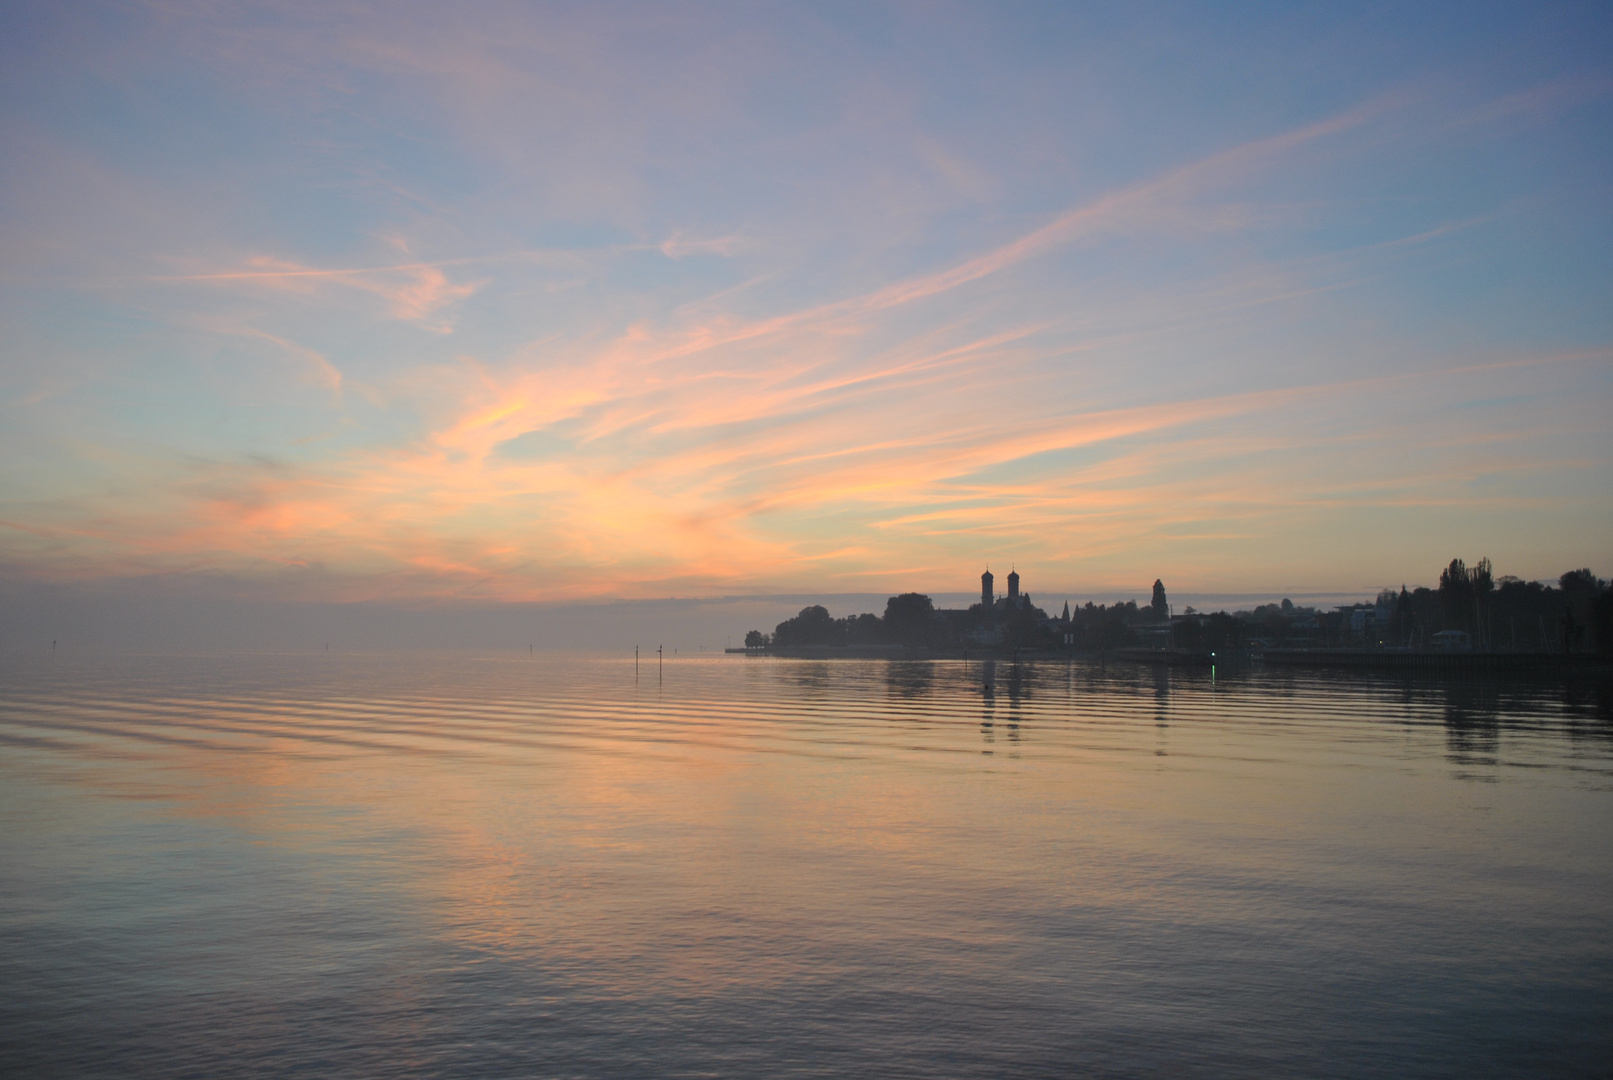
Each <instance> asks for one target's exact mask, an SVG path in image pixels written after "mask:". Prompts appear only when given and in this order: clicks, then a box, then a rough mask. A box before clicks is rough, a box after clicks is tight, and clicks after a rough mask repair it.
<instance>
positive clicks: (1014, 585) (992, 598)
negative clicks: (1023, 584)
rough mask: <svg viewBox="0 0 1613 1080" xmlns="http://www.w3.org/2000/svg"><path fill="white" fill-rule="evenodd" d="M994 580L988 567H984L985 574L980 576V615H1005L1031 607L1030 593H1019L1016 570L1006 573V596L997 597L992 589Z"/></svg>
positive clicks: (1017, 572)
mask: <svg viewBox="0 0 1613 1080" xmlns="http://www.w3.org/2000/svg"><path fill="white" fill-rule="evenodd" d="M996 580H997V579H996V577H994V576H993V575H992V572H991V567H989V566H988V567H986V572H985V573H984V574H981V575H980V613H981V614H982V615H995V614H1002V615H1006V614H1008V613H1009V612H1011V611H1018V610H1019V609H1021V608H1028V607H1030V606H1031V597H1030V593H1021V592H1020V591H1019V571H1018V570H1014V569H1010V570H1009V571H1008V595H1007V596H1001V597H999V596H997V594H996V590H995V588H994V585H995V583H996Z"/></svg>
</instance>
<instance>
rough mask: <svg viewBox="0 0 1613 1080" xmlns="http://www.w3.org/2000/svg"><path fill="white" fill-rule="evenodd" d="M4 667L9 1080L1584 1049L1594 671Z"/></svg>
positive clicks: (1600, 983)
mask: <svg viewBox="0 0 1613 1080" xmlns="http://www.w3.org/2000/svg"><path fill="white" fill-rule="evenodd" d="M8 664H9V667H8V669H7V670H6V672H5V674H6V678H5V679H4V681H3V686H4V691H3V692H0V739H3V740H4V742H3V744H0V745H3V747H4V749H3V751H0V771H3V787H0V792H3V793H0V807H3V810H4V820H5V829H4V836H3V837H0V855H3V857H4V865H5V866H6V867H7V868H8V870H7V873H6V874H5V875H4V883H3V889H4V899H5V904H4V912H5V914H4V915H0V946H3V947H0V974H3V976H4V979H5V983H6V985H7V986H9V987H12V988H15V989H16V991H17V992H16V993H13V994H10V995H8V996H7V1001H6V1003H5V1004H4V1005H0V1042H3V1043H4V1045H6V1046H7V1047H9V1048H11V1049H10V1050H8V1054H10V1055H11V1056H12V1059H13V1060H14V1061H16V1062H18V1063H20V1065H22V1066H24V1067H25V1068H24V1071H29V1070H33V1071H40V1070H44V1069H48V1068H58V1069H66V1070H68V1071H94V1070H106V1071H118V1072H126V1073H141V1072H165V1071H171V1070H173V1069H174V1068H176V1067H178V1065H179V1063H181V1062H183V1063H185V1064H186V1066H187V1067H193V1068H196V1069H197V1070H198V1071H203V1072H217V1071H224V1070H228V1071H261V1072H265V1073H271V1074H273V1073H283V1072H293V1071H297V1070H299V1069H302V1070H310V1071H320V1072H341V1071H366V1070H369V1071H389V1072H390V1071H410V1070H411V1069H412V1070H414V1071H420V1072H434V1071H459V1072H473V1073H478V1074H486V1075H492V1074H515V1073H531V1072H534V1071H538V1072H572V1073H577V1074H585V1075H632V1074H644V1075H648V1074H656V1075H681V1074H688V1073H693V1072H702V1071H704V1072H716V1073H719V1074H724V1073H726V1074H747V1075H754V1074H758V1073H765V1074H772V1075H776V1074H796V1075H807V1074H821V1073H828V1072H847V1071H851V1072H859V1071H860V1072H874V1073H878V1072H888V1073H903V1072H911V1073H915V1074H917V1073H924V1074H935V1073H951V1074H957V1075H1008V1074H1030V1073H1036V1072H1052V1071H1058V1072H1067V1071H1069V1070H1071V1069H1076V1070H1078V1071H1087V1072H1092V1073H1097V1074H1105V1073H1108V1074H1124V1073H1133V1072H1144V1071H1160V1070H1164V1071H1171V1072H1179V1073H1182V1072H1185V1073H1190V1074H1191V1073H1200V1074H1215V1075H1227V1074H1233V1075H1238V1074H1253V1073H1261V1074H1270V1073H1271V1072H1274V1071H1275V1072H1280V1073H1289V1074H1306V1075H1361V1074H1365V1073H1368V1072H1375V1071H1395V1072H1416V1071H1420V1070H1422V1071H1426V1070H1429V1069H1434V1070H1436V1071H1437V1070H1440V1069H1454V1070H1455V1071H1462V1072H1474V1073H1480V1074H1482V1073H1485V1072H1497V1071H1506V1065H1507V1063H1508V1062H1512V1063H1514V1064H1518V1063H1522V1062H1525V1061H1528V1062H1532V1063H1534V1065H1536V1066H1538V1067H1539V1068H1538V1069H1536V1070H1534V1071H1539V1069H1544V1071H1547V1072H1550V1071H1551V1070H1552V1069H1553V1068H1560V1069H1562V1070H1568V1069H1569V1068H1570V1067H1572V1066H1575V1065H1576V1064H1579V1065H1584V1064H1586V1063H1589V1062H1595V1061H1600V1060H1606V1059H1605V1057H1604V1056H1599V1055H1604V1054H1605V1052H1606V1051H1607V1050H1608V1049H1609V1046H1608V1040H1607V1037H1606V1036H1605V1035H1603V1034H1601V1032H1602V1031H1604V1030H1605V1025H1600V1024H1598V1023H1597V1022H1596V1019H1597V1018H1598V1017H1603V1018H1605V1016H1606V1015H1607V1013H1608V1011H1609V1007H1610V1005H1613V996H1610V993H1609V990H1608V987H1609V986H1610V985H1613V983H1610V980H1609V979H1608V975H1609V973H1610V972H1613V933H1610V931H1609V927H1610V925H1613V920H1610V919H1609V914H1610V913H1613V908H1610V902H1609V899H1608V898H1609V897H1610V896H1613V890H1610V889H1609V888H1608V886H1609V884H1613V868H1610V867H1609V865H1608V862H1607V859H1606V854H1605V853H1606V852H1607V851H1608V850H1613V846H1610V844H1609V840H1610V839H1613V837H1610V835H1609V834H1610V832H1613V815H1610V814H1609V812H1608V811H1609V807H1610V796H1613V783H1610V777H1613V738H1610V732H1613V715H1610V710H1609V708H1608V703H1609V698H1608V694H1607V686H1606V684H1604V683H1600V682H1598V681H1596V680H1595V679H1589V680H1586V681H1584V682H1575V683H1568V684H1562V683H1543V684H1526V683H1515V682H1512V683H1495V682H1482V681H1480V682H1470V683H1453V682H1442V681H1404V680H1399V679H1379V680H1374V679H1360V678H1345V677H1336V676H1327V677H1314V676H1310V675H1305V674H1302V673H1293V672H1278V673H1268V672H1226V671H1218V672H1216V673H1215V675H1214V677H1213V679H1212V677H1211V673H1209V672H1208V671H1196V670H1167V669H1149V668H1139V667H1133V666H1123V665H1111V666H1107V667H1105V666H1103V665H1098V664H1092V665H1087V664H1081V665H1064V664H1030V663H1023V664H1019V665H1014V664H1012V663H1001V662H999V663H998V664H997V666H996V669H995V671H994V672H992V676H993V677H992V679H991V680H990V689H989V690H988V689H987V679H986V678H985V674H986V673H985V672H984V670H983V668H982V666H981V665H980V664H977V663H974V662H971V663H967V664H965V663H935V664H928V663H884V662H878V661H874V662H867V663H860V662H844V663H841V662H824V661H799V662H794V661H770V660H763V661H755V660H742V659H737V658H736V659H721V660H715V659H708V660H685V661H679V662H677V663H668V664H667V666H666V669H665V671H664V672H662V673H660V675H659V676H658V674H657V672H656V669H655V667H654V665H653V664H652V665H641V667H640V669H639V672H638V674H637V678H636V681H635V677H634V672H633V669H632V664H631V661H630V660H629V661H626V662H623V661H620V660H615V659H609V660H606V659H601V660H593V661H579V660H575V659H567V660H555V659H547V658H537V659H534V660H530V661H529V660H526V659H525V658H522V659H521V660H518V661H517V660H514V659H506V660H490V659H475V658H468V657H429V658H422V657H413V658H407V659H384V658H341V657H338V658H324V657H285V658H279V659H258V660H242V659H234V660H217V661H213V660H169V661H154V660H126V661H119V662H111V661H107V662H102V663H91V662H81V663H76V664H74V665H62V666H59V667H49V666H43V665H37V666H21V665H18V664H17V663H16V662H8ZM1474 781H1484V782H1483V783H1475V782H1474ZM86 1016H93V1017H94V1018H95V1020H96V1025H95V1026H96V1034H95V1035H94V1037H93V1038H89V1039H82V1038H70V1037H68V1036H69V1033H71V1032H75V1031H79V1030H81V1029H82V1026H83V1019H84V1017H86Z"/></svg>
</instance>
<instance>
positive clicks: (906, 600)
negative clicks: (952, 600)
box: [885, 592, 936, 645]
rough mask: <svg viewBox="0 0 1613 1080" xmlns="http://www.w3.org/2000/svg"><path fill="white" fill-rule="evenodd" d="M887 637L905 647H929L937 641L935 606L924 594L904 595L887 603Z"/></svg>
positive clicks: (912, 593) (894, 597) (895, 597)
mask: <svg viewBox="0 0 1613 1080" xmlns="http://www.w3.org/2000/svg"><path fill="white" fill-rule="evenodd" d="M885 635H886V636H887V637H888V638H890V640H892V641H899V642H901V643H902V644H904V645H928V644H929V643H930V642H932V641H933V640H934V639H935V636H936V623H935V604H934V603H933V602H932V601H931V600H930V598H929V597H928V596H925V595H924V594H923V593H914V592H910V593H903V594H902V595H900V596H893V597H891V598H890V599H889V600H887V601H885Z"/></svg>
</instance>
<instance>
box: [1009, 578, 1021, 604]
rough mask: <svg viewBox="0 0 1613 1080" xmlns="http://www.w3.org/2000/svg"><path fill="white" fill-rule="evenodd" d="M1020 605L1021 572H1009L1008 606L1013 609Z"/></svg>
mask: <svg viewBox="0 0 1613 1080" xmlns="http://www.w3.org/2000/svg"><path fill="white" fill-rule="evenodd" d="M1018 603H1019V571H1018V570H1010V571H1008V606H1009V607H1013V606H1015V605H1016V604H1018Z"/></svg>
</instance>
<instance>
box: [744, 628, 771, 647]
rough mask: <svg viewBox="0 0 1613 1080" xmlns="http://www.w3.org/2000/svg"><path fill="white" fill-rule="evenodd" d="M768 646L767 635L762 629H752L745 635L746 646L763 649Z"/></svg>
mask: <svg viewBox="0 0 1613 1080" xmlns="http://www.w3.org/2000/svg"><path fill="white" fill-rule="evenodd" d="M766 646H767V635H766V634H764V633H762V632H761V631H760V630H751V631H749V632H748V633H746V635H745V648H747V649H761V648H765V647H766Z"/></svg>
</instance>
